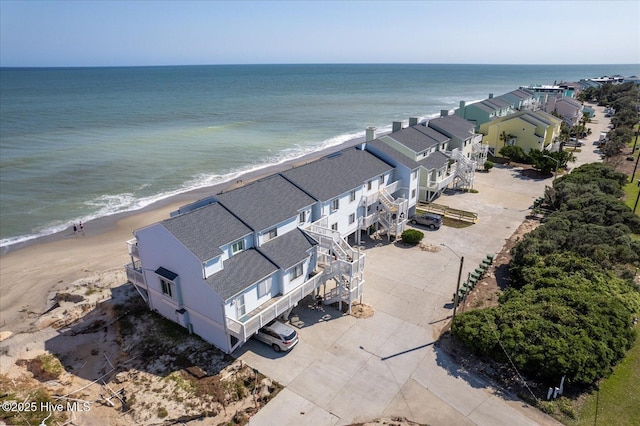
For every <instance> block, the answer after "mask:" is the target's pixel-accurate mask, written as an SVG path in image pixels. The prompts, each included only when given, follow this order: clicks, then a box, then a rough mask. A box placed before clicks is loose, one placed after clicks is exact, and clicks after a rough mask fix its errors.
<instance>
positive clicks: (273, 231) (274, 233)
mask: <svg viewBox="0 0 640 426" xmlns="http://www.w3.org/2000/svg"><path fill="white" fill-rule="evenodd" d="M265 234H266V235H267V240H272V239H274V238H275V237H277V236H278V228H272V229H269V230H268V231H267V232H266V233H265Z"/></svg>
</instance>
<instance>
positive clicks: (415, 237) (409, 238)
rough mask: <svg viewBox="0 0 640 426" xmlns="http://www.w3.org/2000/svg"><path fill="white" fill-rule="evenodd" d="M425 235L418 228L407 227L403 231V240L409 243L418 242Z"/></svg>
mask: <svg viewBox="0 0 640 426" xmlns="http://www.w3.org/2000/svg"><path fill="white" fill-rule="evenodd" d="M423 237H424V234H423V233H422V232H420V231H418V230H417V229H407V230H406V231H404V232H403V233H402V236H401V238H402V241H403V242H405V243H407V244H418V243H419V242H420V240H422V238H423Z"/></svg>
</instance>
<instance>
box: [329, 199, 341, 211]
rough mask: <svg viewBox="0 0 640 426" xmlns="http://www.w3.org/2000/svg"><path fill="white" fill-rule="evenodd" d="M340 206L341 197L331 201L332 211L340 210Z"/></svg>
mask: <svg viewBox="0 0 640 426" xmlns="http://www.w3.org/2000/svg"><path fill="white" fill-rule="evenodd" d="M339 208H340V199H338V198H336V199H335V200H332V201H331V212H332V213H333V212H335V211H336V210H338V209H339Z"/></svg>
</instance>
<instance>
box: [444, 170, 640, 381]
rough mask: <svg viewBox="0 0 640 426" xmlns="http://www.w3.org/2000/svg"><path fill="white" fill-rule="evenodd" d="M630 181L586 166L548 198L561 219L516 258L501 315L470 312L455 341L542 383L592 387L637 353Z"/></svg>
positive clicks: (637, 246) (638, 248) (532, 236)
mask: <svg viewBox="0 0 640 426" xmlns="http://www.w3.org/2000/svg"><path fill="white" fill-rule="evenodd" d="M625 180H626V176H625V175H624V174H621V173H617V172H615V171H613V169H611V168H610V167H608V166H606V165H603V164H587V165H584V166H581V167H579V168H577V169H575V170H574V171H573V172H572V173H571V174H569V175H566V176H563V177H561V178H559V179H558V180H557V181H555V182H554V185H553V187H552V188H548V189H547V191H546V193H545V200H546V204H545V205H546V206H547V207H548V208H549V209H550V210H552V212H551V213H550V214H549V215H548V216H547V217H546V219H545V221H544V222H543V224H541V225H540V226H539V227H538V228H537V229H536V230H534V231H532V232H531V233H529V234H528V235H527V236H526V237H524V238H523V239H522V240H521V241H520V242H519V243H518V244H517V245H516V246H515V247H514V248H513V250H512V256H513V258H512V261H511V264H510V275H511V286H510V288H509V289H507V290H506V291H505V292H504V293H503V295H502V296H501V297H500V305H499V306H497V307H495V308H490V309H484V310H477V311H471V312H466V313H464V314H462V315H460V316H459V317H458V318H457V319H456V323H455V324H453V329H452V332H453V334H455V335H456V336H457V338H459V339H460V340H461V341H462V342H463V343H464V344H465V345H466V346H467V347H469V348H470V349H471V350H473V351H474V352H475V353H478V354H481V355H487V356H490V357H492V358H494V359H497V360H502V361H507V355H506V354H508V356H509V357H510V358H511V361H513V363H514V364H515V365H516V366H517V368H518V369H519V370H520V371H521V372H523V373H525V374H526V375H528V376H529V377H532V378H535V379H537V380H539V381H542V382H543V383H545V384H546V385H556V386H557V384H558V383H559V380H560V378H561V377H562V376H563V375H566V377H567V380H568V382H569V383H573V384H578V385H590V384H593V383H595V382H596V381H597V380H598V379H599V378H601V377H604V376H607V375H609V374H610V372H611V371H612V367H613V366H614V365H615V364H616V363H617V362H618V361H620V359H622V358H623V357H624V354H625V352H626V351H627V350H628V349H629V348H630V347H631V346H632V344H633V342H634V340H635V338H636V331H635V329H634V328H633V327H632V326H631V324H632V320H633V318H634V316H637V315H638V313H639V312H640V292H639V291H638V288H637V286H636V285H635V284H634V283H633V276H634V274H635V273H636V268H637V267H638V265H640V241H639V240H638V239H632V238H631V233H640V218H639V217H638V216H635V215H633V214H632V213H631V212H630V210H629V208H628V207H627V206H625V205H624V204H623V203H622V202H621V201H620V200H619V199H618V197H620V195H621V193H622V190H621V186H622V185H623V184H624V182H625Z"/></svg>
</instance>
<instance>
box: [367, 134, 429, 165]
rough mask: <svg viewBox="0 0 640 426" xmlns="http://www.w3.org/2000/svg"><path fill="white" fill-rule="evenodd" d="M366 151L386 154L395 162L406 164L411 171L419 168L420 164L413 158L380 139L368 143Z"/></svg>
mask: <svg viewBox="0 0 640 426" xmlns="http://www.w3.org/2000/svg"><path fill="white" fill-rule="evenodd" d="M366 149H370V150H371V151H372V152H380V153H382V154H385V155H386V156H388V157H389V158H391V159H392V160H393V161H396V162H397V163H398V164H404V165H405V166H407V167H408V168H410V169H415V168H417V167H418V166H419V164H418V162H416V161H415V160H414V159H413V158H409V157H407V156H406V155H404V154H403V153H401V152H400V151H398V150H397V149H395V148H392V147H390V146H389V145H387V144H386V143H384V142H382V141H381V140H380V139H374V140H372V141H370V142H367V148H366ZM374 155H375V154H374Z"/></svg>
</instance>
